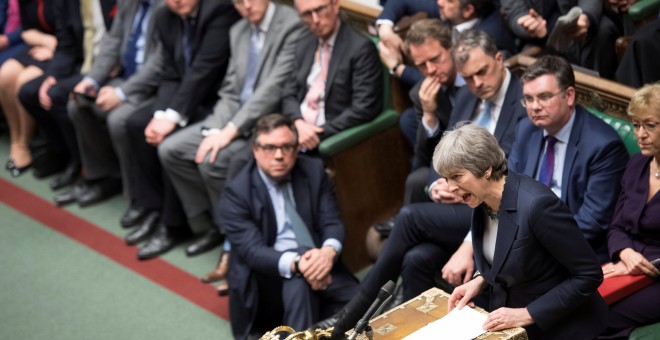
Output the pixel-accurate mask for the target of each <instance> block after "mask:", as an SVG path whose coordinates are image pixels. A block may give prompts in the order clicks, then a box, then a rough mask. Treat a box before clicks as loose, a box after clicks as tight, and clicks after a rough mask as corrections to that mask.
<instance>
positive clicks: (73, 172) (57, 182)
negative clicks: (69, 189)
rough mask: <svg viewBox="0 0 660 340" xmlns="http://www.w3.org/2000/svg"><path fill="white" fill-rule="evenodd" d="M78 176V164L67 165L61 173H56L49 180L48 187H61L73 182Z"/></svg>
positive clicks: (53, 188)
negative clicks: (55, 175)
mask: <svg viewBox="0 0 660 340" xmlns="http://www.w3.org/2000/svg"><path fill="white" fill-rule="evenodd" d="M79 176H80V165H77V164H76V165H73V164H71V165H69V166H67V167H66V168H65V169H64V171H62V173H60V174H59V175H57V177H55V178H54V179H53V180H52V181H51V182H50V188H51V189H52V190H58V189H62V188H64V187H65V186H67V185H71V184H73V182H75V181H76V180H77V179H78V177H79Z"/></svg>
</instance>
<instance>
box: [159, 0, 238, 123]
mask: <svg viewBox="0 0 660 340" xmlns="http://www.w3.org/2000/svg"><path fill="white" fill-rule="evenodd" d="M239 19H240V16H239V15H238V13H237V12H236V9H235V8H234V5H233V4H232V2H231V1H229V0H200V2H199V12H198V13H197V18H196V19H195V21H196V22H195V25H194V29H193V31H194V32H193V34H192V36H193V38H192V42H191V43H190V51H191V52H190V54H191V56H190V58H191V64H190V67H189V69H188V71H186V65H185V59H184V54H183V46H182V44H183V42H182V34H183V32H182V31H183V19H181V17H180V16H178V15H177V14H175V13H174V12H172V11H171V10H170V9H169V8H167V6H163V7H161V8H159V9H158V10H157V11H156V12H155V13H154V15H153V17H152V19H151V20H155V32H156V34H157V36H158V41H159V43H160V44H161V47H162V51H161V53H162V58H163V67H164V69H163V70H162V72H161V74H162V78H161V85H160V86H159V88H158V99H157V102H156V104H155V108H156V109H165V108H171V109H173V110H175V111H177V112H178V113H179V114H180V115H181V116H182V117H187V118H199V117H196V115H197V114H198V113H199V112H205V113H208V112H209V111H210V108H211V107H212V106H213V104H215V102H216V101H217V99H218V97H217V92H218V89H219V88H220V84H221V83H222V79H223V78H224V77H225V72H226V70H227V65H228V64H229V56H230V49H229V29H230V27H231V26H232V25H233V24H234V23H235V22H236V21H238V20H239ZM204 108H206V109H204Z"/></svg>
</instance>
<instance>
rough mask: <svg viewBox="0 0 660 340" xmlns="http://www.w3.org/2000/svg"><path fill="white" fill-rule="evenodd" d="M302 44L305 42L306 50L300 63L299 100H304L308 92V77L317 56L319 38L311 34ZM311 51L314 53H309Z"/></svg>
mask: <svg viewBox="0 0 660 340" xmlns="http://www.w3.org/2000/svg"><path fill="white" fill-rule="evenodd" d="M300 43H301V44H304V47H305V48H304V51H306V52H305V53H304V54H303V55H302V62H301V63H300V70H301V72H300V73H299V74H300V79H298V81H299V82H300V85H301V86H300V92H299V98H298V100H299V101H302V100H303V98H305V95H306V94H307V90H309V89H308V88H307V77H308V76H309V72H311V71H312V65H314V58H315V57H316V50H317V49H318V45H319V40H318V39H317V38H316V36H314V35H313V34H310V35H309V36H308V37H307V39H306V40H304V41H301V42H300ZM310 51H314V53H309V52H310Z"/></svg>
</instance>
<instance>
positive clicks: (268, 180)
mask: <svg viewBox="0 0 660 340" xmlns="http://www.w3.org/2000/svg"><path fill="white" fill-rule="evenodd" d="M257 171H258V172H259V177H261V180H263V181H264V184H265V185H266V189H268V191H271V190H277V187H278V186H279V183H278V182H275V181H274V180H273V179H272V178H270V177H268V175H266V173H264V172H263V171H262V170H261V168H259V167H257Z"/></svg>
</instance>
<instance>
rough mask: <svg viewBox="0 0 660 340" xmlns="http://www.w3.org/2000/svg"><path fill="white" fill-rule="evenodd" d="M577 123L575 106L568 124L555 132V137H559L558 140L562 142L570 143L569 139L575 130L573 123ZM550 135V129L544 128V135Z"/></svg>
mask: <svg viewBox="0 0 660 340" xmlns="http://www.w3.org/2000/svg"><path fill="white" fill-rule="evenodd" d="M574 123H575V108H573V112H572V113H571V118H570V119H569V120H568V122H567V123H566V125H564V126H563V127H562V128H561V129H559V131H557V133H555V135H554V137H555V138H557V140H558V141H560V142H562V143H568V140H569V139H570V138H571V131H573V124H574ZM547 135H548V131H546V130H543V137H546V136H547Z"/></svg>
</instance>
